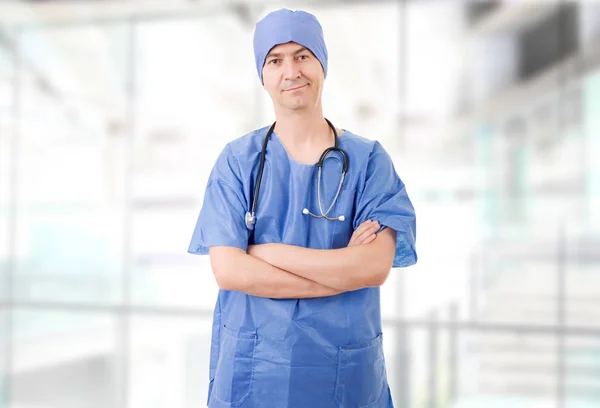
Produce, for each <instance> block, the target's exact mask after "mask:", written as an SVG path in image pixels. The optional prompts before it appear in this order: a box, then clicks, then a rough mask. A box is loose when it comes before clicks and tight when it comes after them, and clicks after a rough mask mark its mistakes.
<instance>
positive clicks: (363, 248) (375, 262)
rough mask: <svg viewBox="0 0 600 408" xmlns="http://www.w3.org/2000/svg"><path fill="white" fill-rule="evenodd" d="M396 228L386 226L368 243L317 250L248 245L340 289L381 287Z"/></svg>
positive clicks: (271, 260) (291, 269)
mask: <svg viewBox="0 0 600 408" xmlns="http://www.w3.org/2000/svg"><path fill="white" fill-rule="evenodd" d="M395 247H396V235H395V231H393V230H391V229H389V228H386V229H384V230H383V231H382V232H380V233H379V236H378V237H377V239H376V240H375V241H373V242H372V243H370V244H367V245H357V246H352V247H346V248H340V249H331V250H320V249H311V248H304V247H299V246H293V245H285V244H266V245H257V246H254V247H251V248H250V250H249V253H250V254H251V255H253V256H256V257H258V258H260V259H262V260H264V261H265V262H268V263H269V264H270V265H273V266H275V267H277V268H281V269H284V270H286V271H289V272H291V273H293V274H296V275H298V276H301V277H303V278H306V279H310V280H313V281H315V282H318V283H320V284H322V285H324V286H326V287H331V288H335V289H337V290H340V291H348V290H357V289H362V288H365V287H372V286H380V285H382V284H383V282H385V280H386V278H387V276H388V274H389V271H390V269H391V266H392V262H393V257H394V251H395Z"/></svg>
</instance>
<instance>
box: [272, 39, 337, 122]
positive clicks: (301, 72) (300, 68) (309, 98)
mask: <svg viewBox="0 0 600 408" xmlns="http://www.w3.org/2000/svg"><path fill="white" fill-rule="evenodd" d="M324 81H325V77H324V73H323V67H322V66H321V63H320V62H319V60H318V59H317V58H316V57H315V56H314V55H313V53H312V52H310V50H308V49H307V48H305V47H303V46H302V45H299V44H297V43H294V42H289V43H287V44H280V45H277V46H275V47H273V48H272V49H271V51H269V54H267V58H266V59H265V65H264V67H263V84H264V88H265V90H266V91H267V92H268V93H269V95H270V96H271V99H272V100H273V104H274V106H275V110H276V112H277V111H281V110H287V111H290V110H292V111H297V110H302V109H311V108H315V107H319V106H320V104H321V94H322V91H323V82H324Z"/></svg>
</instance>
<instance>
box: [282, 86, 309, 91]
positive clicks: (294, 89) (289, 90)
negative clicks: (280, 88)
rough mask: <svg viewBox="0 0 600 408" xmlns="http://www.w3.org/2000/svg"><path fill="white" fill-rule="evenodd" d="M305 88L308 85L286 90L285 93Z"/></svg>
mask: <svg viewBox="0 0 600 408" xmlns="http://www.w3.org/2000/svg"><path fill="white" fill-rule="evenodd" d="M305 86H308V84H304V85H300V86H297V87H295V88H290V89H286V92H288V91H295V90H296V89H301V88H304V87H305Z"/></svg>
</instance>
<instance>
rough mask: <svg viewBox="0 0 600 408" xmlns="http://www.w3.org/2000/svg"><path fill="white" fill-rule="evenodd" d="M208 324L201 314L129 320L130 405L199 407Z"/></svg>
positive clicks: (207, 353) (205, 376)
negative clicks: (190, 316) (198, 315)
mask: <svg viewBox="0 0 600 408" xmlns="http://www.w3.org/2000/svg"><path fill="white" fill-rule="evenodd" d="M211 328H212V322H211V320H209V319H208V318H205V317H198V318H189V317H168V318H167V317H164V318H163V317H135V318H133V319H132V326H131V329H132V334H131V338H130V341H131V342H130V346H129V350H130V352H131V356H130V370H129V373H130V379H129V387H130V389H129V406H128V408H196V407H199V406H203V404H204V403H205V401H206V399H207V395H208V394H207V393H208V364H209V358H210V336H211Z"/></svg>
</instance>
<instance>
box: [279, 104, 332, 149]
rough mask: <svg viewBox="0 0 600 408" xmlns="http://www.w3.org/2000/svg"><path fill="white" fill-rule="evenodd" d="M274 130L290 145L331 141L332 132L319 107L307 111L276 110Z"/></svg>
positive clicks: (307, 144) (317, 143) (320, 143)
mask: <svg viewBox="0 0 600 408" xmlns="http://www.w3.org/2000/svg"><path fill="white" fill-rule="evenodd" d="M275 116H276V121H277V124H276V125H275V132H276V133H277V135H278V136H279V137H280V138H281V139H282V140H284V141H285V142H286V143H288V144H290V145H292V146H309V145H313V146H314V145H323V144H328V143H332V142H333V137H334V136H333V132H332V131H331V129H330V128H329V125H328V124H327V122H326V121H325V118H324V117H323V112H322V110H320V109H315V110H313V111H309V112H301V113H295V112H286V113H277V112H276V115H275Z"/></svg>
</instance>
